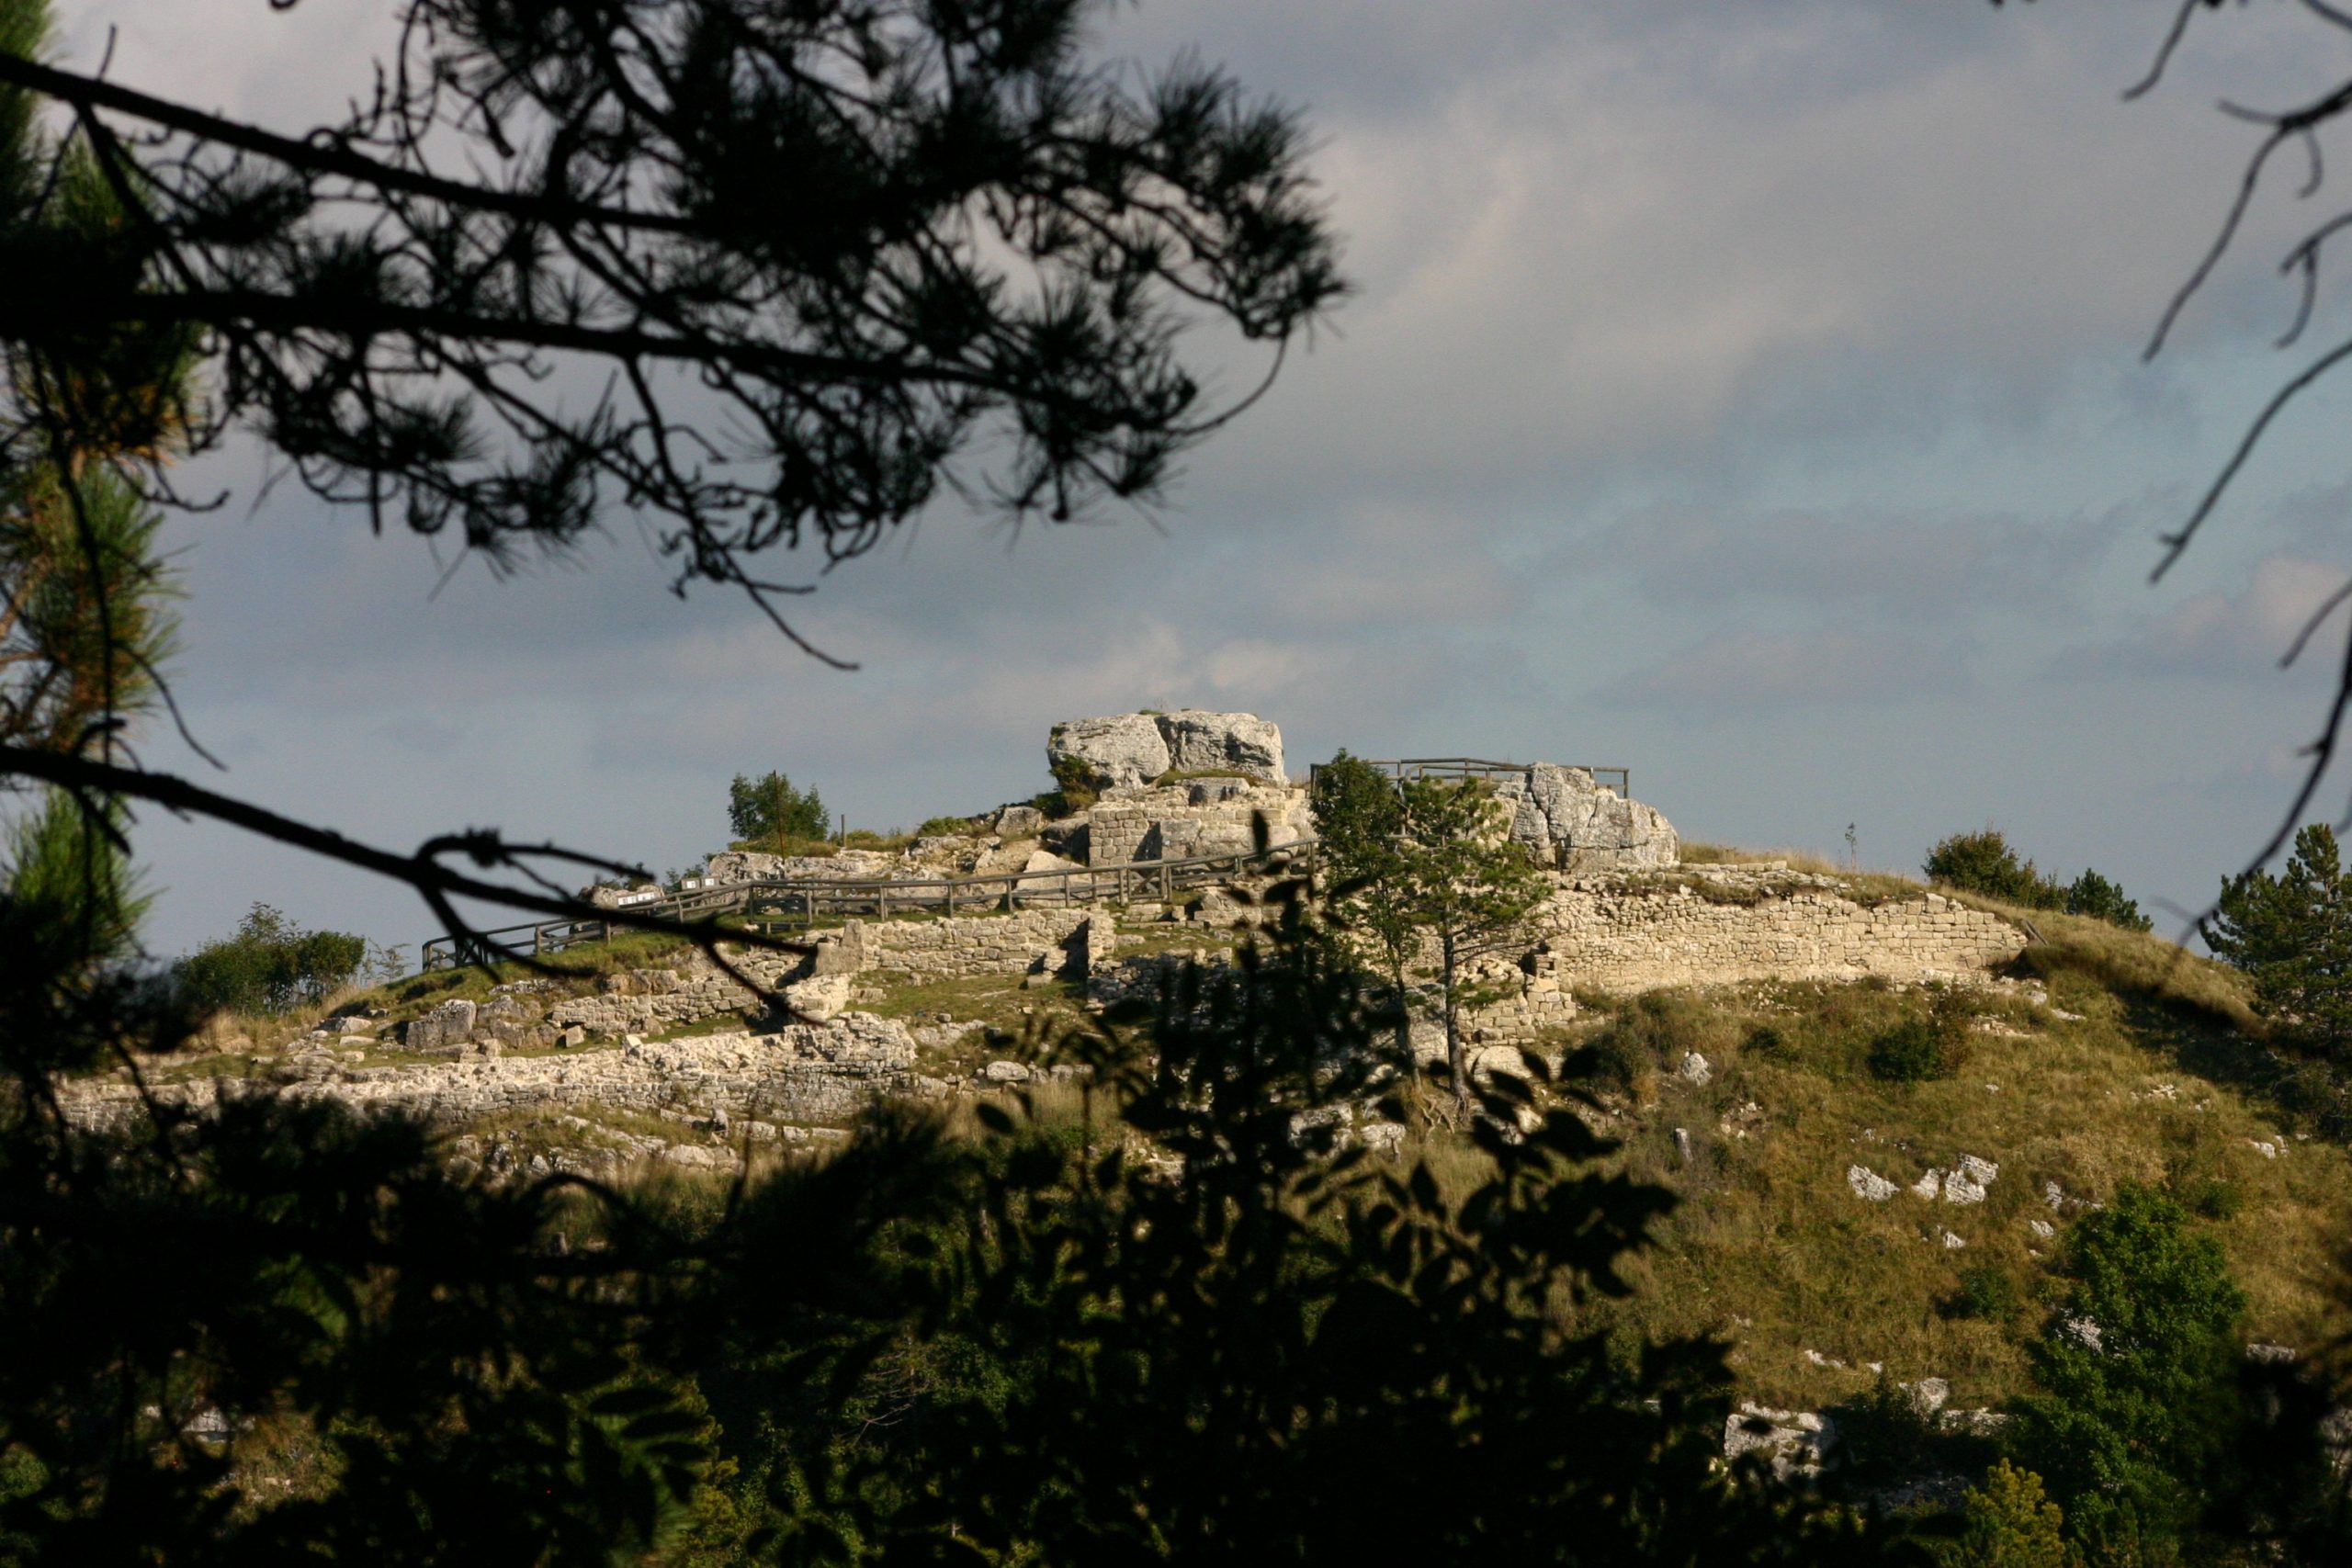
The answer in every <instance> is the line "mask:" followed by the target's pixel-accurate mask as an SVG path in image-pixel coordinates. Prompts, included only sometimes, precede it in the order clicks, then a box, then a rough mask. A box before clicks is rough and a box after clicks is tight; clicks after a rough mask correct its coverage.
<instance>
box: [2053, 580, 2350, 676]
mask: <svg viewBox="0 0 2352 1568" xmlns="http://www.w3.org/2000/svg"><path fill="white" fill-rule="evenodd" d="M2346 576H2347V574H2346V571H2345V570H2344V569H2343V568H2342V567H2340V566H2330V565H2327V564H2326V563H2324V562H2322V561H2316V560H2312V559H2309V558H2305V557H2301V556H2295V555H2272V556H2268V557H2266V558H2263V559H2262V560H2261V561H2259V562H2258V563H2256V566H2255V568H2254V570H2253V571H2252V572H2251V573H2250V574H2249V576H2248V578H2247V579H2246V581H2245V583H2244V585H2243V586H2241V587H2240V588H2238V589H2236V590H2235V591H2234V592H2204V593H2198V594H2194V595H2192V596H2190V597H2189V598H2187V599H2184V600H2182V601H2181V602H2180V603H2179V604H2176V605H2174V606H2173V607H2172V608H2171V609H2169V610H2167V611H2165V612H2164V613H2163V614H2162V615H2149V616H2143V617H2142V618H2140V619H2139V620H2138V622H2137V623H2136V624H2135V625H2132V626H2131V627H2130V628H2129V629H2128V630H2126V631H2125V632H2123V633H2122V635H2120V636H2118V637H2111V638H2109V639H2106V640H2103V641H2098V642H2093V643H2088V644H2085V645H2082V646H2080V647H2076V648H2074V649H2068V650H2067V651H2065V652H2064V653H2061V654H2060V655H2058V656H2057V657H2056V658H2054V659H2052V660H2051V661H2050V663H2049V664H2048V665H2047V666H2046V668H2045V673H2046V674H2048V675H2049V676H2051V677H2052V678H2054V679H2059V680H2086V679H2095V678H2099V677H2112V676H2124V677H2131V678H2135V679H2141V680H2180V679H2188V680H2198V681H2210V680H2222V681H2256V680H2261V681H2269V682H2276V681H2277V680H2278V674H2279V669H2278V661H2279V660H2280V659H2282V658H2283V657H2284V656H2285V655H2286V653H2287V651H2288V649H2290V647H2292V646H2293V644H2294V642H2295V639H2296V637H2298V636H2299V635H2300V634H2301V632H2302V631H2303V629H2304V627H2305V626H2308V625H2310V624H2311V621H2312V615H2314V614H2315V613H2316V612H2317V611H2318V610H2319V609H2320V608H2321V606H2322V605H2323V604H2325V603H2326V601H2327V600H2328V599H2329V597H2330V596H2331V595H2333V594H2334V593H2335V592H2337V591H2338V590H2339V589H2342V588H2343V587H2344V586H2345V585H2346ZM2344 613H2345V612H2344V610H2343V608H2342V607H2341V606H2338V607H2337V609H2336V611H2335V617H2336V620H2335V628H2334V629H2333V630H2332V631H2331V630H2329V629H2327V628H2326V627H2323V629H2322V631H2321V632H2320V633H2319V634H2318V636H2317V637H2316V640H2315V646H2314V647H2313V648H2312V649H2307V650H2306V651H2305V653H2304V654H2303V656H2302V660H2301V663H2302V665H2303V668H2304V669H2306V670H2310V671H2324V670H2326V669H2328V668H2331V667H2332V666H2333V664H2334V662H2335V660H2334V658H2333V654H2334V652H2335V649H2337V648H2340V647H2341V646H2342V639H2343V637H2344V630H2343V625H2342V620H2341V617H2342V615H2344Z"/></svg>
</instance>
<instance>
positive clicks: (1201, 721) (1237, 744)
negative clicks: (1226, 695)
mask: <svg viewBox="0 0 2352 1568" xmlns="http://www.w3.org/2000/svg"><path fill="white" fill-rule="evenodd" d="M1159 733H1160V735H1161V736H1162V737H1163V738H1164V739H1166V740H1167V742H1168V755H1169V765H1170V767H1172V768H1174V769H1175V770H1176V771H1177V772H1178V773H1238V774H1240V775H1241V776H1243V777H1244V778H1252V779H1259V780H1262V781H1263V782H1265V783H1267V784H1287V783H1288V782H1289V778H1288V775H1286V774H1285V773H1283V732H1282V730H1281V729H1280V728H1278V727H1277V726H1275V725H1274V723H1273V722H1272V720H1270V719H1263V718H1260V717H1259V716H1257V715H1256V714H1254V713H1204V712H1203V711H1202V710H1201V709H1199V708H1182V709H1179V710H1178V711H1177V712H1175V713H1169V714H1161V715H1159Z"/></svg>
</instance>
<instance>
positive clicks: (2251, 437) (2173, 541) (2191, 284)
mask: <svg viewBox="0 0 2352 1568" xmlns="http://www.w3.org/2000/svg"><path fill="white" fill-rule="evenodd" d="M2003 3H2004V0H1993V4H1994V5H1995V6H2000V5H2002V4H2003ZM2029 3H2030V0H2029ZM2240 3H2241V5H2243V4H2244V0H2240ZM2294 3H2295V4H2296V5H2298V6H2300V7H2301V9H2302V10H2304V11H2306V12H2309V13H2310V14H2311V15H2312V17H2314V18H2316V19H2317V20H2318V22H2319V23H2321V24H2323V25H2324V26H2326V27H2328V28H2335V29H2338V30H2340V31H2343V32H2346V33H2352V10H2347V9H2346V8H2344V7H2342V6H2337V5H2335V4H2331V3H2330V0H2294ZM2221 6H2222V0H2180V4H2179V6H2178V7H2177V9H2176V10H2175V12H2174V13H2173V18H2172V22H2171V25H2170V26H2169V28H2167V29H2166V31H2165V36H2164V39H2163V40H2162V42H2161V43H2160V44H2159V46H2158V48H2157V50H2156V54H2155V58H2154V61H2153V62H2152V63H2151V64H2150V66H2149V68H2148V70H2147V72H2146V73H2145V74H2144V75H2143V76H2142V77H2141V78H2140V79H2139V80H2138V81H2137V82H2135V83H2134V84H2133V85H2131V87H2129V88H2127V89H2126V90H2125V92H2124V94H2123V97H2124V100H2125V101H2126V102H2130V101H2131V100H2134V99H2137V98H2140V97H2142V96H2145V95H2146V94H2148V93H2150V92H2152V91H2153V90H2154V88H2155V87H2156V86H2157V85H2159V84H2161V83H2162V81H2163V80H2164V77H2165V72H2166V71H2167V70H2168V69H2169V67H2170V66H2171V64H2172V62H2173V61H2174V59H2175V57H2176V56H2177V54H2178V52H2179V50H2180V48H2181V46H2182V43H2183V41H2184V40H2185V39H2187V37H2188V28H2189V23H2190V21H2191V20H2192V18H2193V17H2195V16H2196V14H2197V11H2198V10H2199V7H2202V8H2204V9H2207V10H2218V9H2220V8H2221ZM2220 109H2221V112H2222V114H2223V115H2225V116H2227V117H2229V118H2233V119H2236V120H2240V121H2244V122H2245V123H2247V124H2250V125H2254V126H2256V127H2259V128H2260V129H2261V130H2262V137H2261V140H2260V141H2257V142H2256V145H2255V148H2254V151H2253V152H2252V153H2251V154H2249V156H2248V157H2247V159H2246V163H2245V168H2244V170H2243V171H2242V172H2241V174H2240V175H2239V178H2238V185H2237V189H2236V191H2235V192H2234V193H2233V196H2232V197H2231V199H2230V204H2229V206H2228V208H2227V209H2226V210H2225V211H2224V212H2223V215H2222V223H2221V227H2220V229H2219V231H2217V232H2216V233H2215V235H2214V237H2213V241H2212V243H2211V244H2210V245H2209V246H2207V248H2206V250H2205V252H2204V254H2202V255H2200V256H2199V258H2198V260H2197V263H2196V265H2194V266H2193V267H2191V268H2190V270H2189V273H2188V276H2187V277H2186V278H2185V279H2184V280H2183V281H2182V283H2181V285H2180V287H2179V288H2178V289H2177V290H2176V291H2175V292H2174V294H2173V297H2172V298H2171V299H2170V300H2168V301H2167V302H2166V303H2165V308H2164V310H2163V312H2162V313H2161V315H2160V316H2159V317H2158V318H2157V322H2156V327H2155V331H2154V333H2153V334H2151V336H2150V338H2149V340H2148V344H2147V347H2146V349H2145V351H2144V352H2143V358H2146V359H2154V357H2155V356H2156V355H2158V354H2160V353H2162V352H2163V350H2164V346H2165V343H2166V342H2167V341H2168V340H2169V339H2170V337H2171V335H2172V332H2173V329H2174V327H2175V326H2177V324H2178V322H2179V321H2180V319H2181V316H2182V314H2183V312H2184V311H2186V310H2187V309H2188V305H2189V303H2190V302H2191V301H2192V300H2193V299H2196V297H2197V296H2198V294H2199V292H2200V291H2202V290H2203V288H2205V286H2206V284H2207V283H2208V282H2209V281H2211V278H2212V276H2213V274H2214V271H2215V269H2216V268H2217V267H2219V266H2220V265H2221V263H2222V259H2223V258H2224V257H2225V256H2227V255H2228V254H2229V251H2230V247H2231V245H2232V244H2233V243H2234V242H2235V240H2236V239H2237V236H2238V231H2239V230H2240V228H2241V227H2242V225H2243V224H2244V222H2245V216H2246V213H2247V211H2248V209H2250V208H2251V207H2252V206H2253V204H2254V199H2255V197H2256V193H2257V191H2258V190H2259V189H2260V187H2261V184H2262V179H2263V175H2264V174H2265V172H2266V171H2267V169H2268V168H2269V166H2270V164H2271V162H2272V160H2273V158H2274V157H2275V156H2276V155H2277V154H2278V152H2280V151H2281V150H2282V149H2285V148H2288V147H2290V146H2294V147H2300V148H2301V150H2302V151H2303V153H2304V170H2305V172H2304V177H2303V180H2302V183H2301V186H2300V187H2299V188H2298V189H2297V191H2296V193H2295V195H2296V199H2297V200H2299V201H2307V200H2310V199H2312V197H2317V196H2319V195H2320V194H2321V193H2322V192H2323V191H2324V189H2325V186H2326V165H2325V163H2324V159H2323V157H2322V153H2321V143H2320V135H2321V132H2323V131H2324V130H2327V129H2328V128H2329V127H2331V126H2334V125H2335V124H2337V123H2338V122H2341V121H2344V120H2346V118H2347V117H2352V79H2347V80H2346V81H2344V82H2341V83H2339V84H2338V85H2335V86H2334V87H2332V88H2330V89H2328V90H2327V91H2326V92H2324V93H2321V94H2318V95H2317V96H2312V97H2311V98H2308V99H2307V100H2305V101H2304V102H2302V103H2300V104H2295V105H2290V106H2289V107H2284V108H2278V109H2257V108H2251V107H2246V106H2245V105H2241V104H2237V103H2233V102H2230V101H2227V100H2224V101H2223V102H2222V104H2221V105H2220ZM2346 229H2352V209H2345V210H2342V211H2337V212H2335V213H2333V214H2331V215H2330V216H2328V217H2327V218H2325V219H2324V220H2321V221H2319V222H2318V223H2315V224H2312V225H2311V226H2310V227H2309V228H2307V229H2306V230H2304V231H2303V232H2302V234H2301V237H2300V238H2299V239H2297V240H2296V241H2295V243H2293V244H2291V245H2290V246H2289V247H2288V250H2287V253H2286V254H2285V255H2284V256H2283V257H2282V258H2281V259H2280V261H2279V264H2278V270H2279V273H2280V274H2281V275H2282V276H2286V277H2289V278H2290V279H2292V280H2294V282H2295V284H2296V287H2297V297H2296V303H2295V309H2294V313H2293V316H2292V318H2291V319H2290V321H2289V323H2288V326H2287V329H2286V331H2285V332H2284V333H2282V334H2281V335H2280V336H2279V338H2278V343H2277V344H2276V346H2277V347H2278V348H2279V349H2282V350H2284V349H2288V348H2291V347H2293V346H2294V345H2295V344H2297V343H2299V342H2300V341H2301V338H2302V336H2303V333H2304V332H2305V331H2306V330H2307V329H2308V328H2309V327H2310V325H2311V322H2312V317H2313V312H2314V310H2315V307H2316V305H2317V302H2318V298H2319V282H2320V263H2321V260H2322V256H2323V252H2324V248H2325V246H2326V245H2327V243H2328V242H2329V241H2330V240H2332V239H2334V238H2335V236H2336V235H2337V234H2338V233H2341V232H2343V231H2345V230H2346ZM2347 359H2352V337H2347V338H2346V339H2344V340H2343V341H2341V342H2338V343H2336V344H2332V345H2330V346H2329V347H2327V348H2325V349H2324V350H2322V351H2321V352H2320V353H2318V354H2317V355H2313V356H2312V359H2311V360H2310V362H2309V363H2307V364H2306V365H2305V366H2304V367H2302V368H2301V369H2300V370H2298V371H2297V372H2296V373H2295V374H2294V375H2292V376H2291V377H2290V378H2288V379H2287V380H2286V381H2285V382H2284V383H2283V384H2282V385H2281V386H2280V387H2279V388H2278V390H2277V391H2276V392H2274V393H2273V394H2272V395H2271V396H2270V398H2269V399H2268V400H2267V401H2266V402H2265V403H2264V404H2263V406H2262V408H2261V409H2260V410H2259V411H2257V412H2256V414H2255V417H2254V418H2253V419H2252V421H2250V422H2249V423H2248V424H2247V425H2246V428H2245V431H2244V432H2243V434H2241V435H2240V436H2239V438H2238V441H2237V444H2236V445H2235V446H2233V448H2232V450H2231V452H2230V455H2229V457H2228V458H2227V459H2226V460H2225V461H2224V462H2223V463H2222V467H2221V468H2220V470H2219V472H2217V473H2216V474H2215V476H2214V478H2213V479H2212V480H2211V483H2209V484H2208V485H2207V486H2206V488H2205V490H2204V491H2203V492H2202V493H2201V494H2200V495H2199V498H2198V501H2197V503H2196V505H2195V506H2194V507H2193V508H2192V509H2191V510H2190V512H2189V514H2188V518H2187V519H2186V520H2185V521H2184V522H2183V523H2182V525H2180V526H2179V527H2178V528H2177V529H2174V530H2173V531H2171V532H2170V533H2166V534H2164V535H2161V536H2158V540H2157V542H2158V543H2159V544H2161V545H2162V546H2163V547H2164V550H2163V553H2162V554H2161V555H2160V556H2159V557H2158V558H2157V561H2156V565H2155V568H2154V570H2153V572H2152V573H2151V579H2152V581H2153V580H2159V579H2162V578H2163V577H2164V575H2165V573H2166V572H2168V571H2170V570H2172V568H2173V566H2174V565H2175V564H2176V563H2177V561H2178V560H2179V559H2180V558H2181V556H2182V555H2183V554H2184V553H2186V552H2187V550H2188V547H2189V545H2190V543H2191V542H2192V541H2193V540H2194V539H2195V538H2196V537H2197V536H2198V534H2199V531H2200V530H2201V529H2202V528H2203V527H2204V525H2205V524H2206V523H2207V522H2208V521H2209V520H2210V519H2211V517H2212V515H2213V513H2214V512H2215V510H2216V509H2217V508H2218V507H2219V506H2220V505H2221V503H2222V498H2223V496H2224V495H2226V494H2227V493H2228V491H2229V489H2230V487H2231V485H2232V484H2233V482H2234V481H2235V480H2236V479H2237V477H2238V475H2239V474H2240V472H2242V471H2243V470H2244V469H2245V465H2246V463H2247V462H2248V460H2249V459H2251V458H2252V457H2253V456H2254V453H2255V449H2256V447H2257V446H2260V445H2261V444H2262V440H2263V437H2264V436H2265V435H2266V434H2268V432H2269V430H2270V427H2271V425H2272V424H2273V423H2275V422H2276V421H2277V419H2278V416H2279V414H2281V413H2282V412H2285V411H2286V409H2287V408H2288V407H2289V405H2290V404H2292V403H2293V402H2295V401H2296V400H2298V399H2300V398H2301V396H2302V395H2303V394H2304V393H2305V392H2307V391H2309V390H2310V389H2311V388H2312V387H2313V386H2314V385H2316V384H2317V383H2318V382H2319V381H2320V380H2322V379H2323V378H2325V377H2326V376H2327V375H2328V374H2329V373H2330V372H2332V371H2334V370H2335V369H2336V368H2337V367H2339V366H2341V365H2342V364H2343V363H2344V362H2345V361H2346V360H2347ZM2347 597H2352V581H2347V582H2346V585H2345V587H2344V588H2343V589H2341V590H2339V591H2338V592H2335V593H2334V594H2332V595H2330V596H2329V598H2328V599H2327V600H2326V602H2325V603H2324V604H2323V605H2322V606H2321V607H2320V609H2319V610H2318V611H2317V612H2316V613H2314V615H2312V618H2311V619H2310V621H2309V622H2308V623H2306V624H2305V626H2303V628H2302V629H2301V632H2300V633H2299V634H2298V635H2297V636H2296V637H2295V638H2294V639H2293V641H2292V643H2291V644H2290V646H2289V647H2288V649H2287V650H2286V652H2285V653H2284V654H2283V655H2282V656H2281V657H2280V659H2279V666H2280V668H2282V669H2284V668H2287V667H2289V666H2291V665H2292V664H2293V663H2294V662H2295V661H2296V660H2297V659H2298V658H2300V657H2301V654H2302V652H2303V650H2304V649H2305V648H2306V647H2307V646H2308V645H2309V644H2310V642H2311V641H2312V637H2314V636H2316V635H2317V633H2318V631H2319V629H2320V628H2321V626H2323V625H2324V623H2325V621H2326V620H2327V619H2328V617H2330V616H2331V615H2334V614H2335V611H2336V610H2337V609H2339V608H2340V607H2341V606H2342V605H2343V604H2344V603H2345V601H2346V598H2347ZM2347 710H2352V625H2347V626H2346V632H2345V649H2344V658H2343V660H2342V661H2341V663H2340V665H2339V667H2338V670H2337V673H2336V679H2335V692H2334V694H2333V695H2332V696H2331V698H2330V700H2329V706H2328V712H2327V717H2326V719H2325V721H2324V723H2323V724H2322V726H2321V727H2320V732H2319V734H2318V736H2317V737H2316V738H2314V739H2312V741H2311V742H2310V743H2309V744H2308V745H2306V746H2305V747H2304V748H2303V750H2302V755H2303V756H2304V757H2306V758H2308V759H2309V761H2308V764H2307V766H2306V767H2305V769H2304V771H2303V776H2302V779H2301V783H2300V784H2299V785H2298V787H2297V789H2296V791H2295V795H2294V798H2293V801H2292V803H2291V804H2290V806H2289V807H2288V809H2287V811H2286V813H2285V814H2284V815H2283V816H2282V817H2281V818H2279V821H2278V826H2277V827H2276V828H2275V829H2273V830H2272V832H2271V834H2270V836H2269V838H2268V839H2267V840H2266V841H2265V842H2264V844H2263V845H2262V848H2261V850H2260V852H2258V853H2257V854H2256V855H2255V856H2254V857H2253V859H2252V860H2251V861H2249V862H2248V863H2247V864H2248V869H2249V870H2252V869H2254V868H2256V867H2259V866H2262V865H2264V864H2265V863H2267V862H2268V861H2269V860H2270V858H2271V857H2272V856H2273V855H2275V854H2277V853H2278V851H2279V850H2280V849H2282V848H2284V847H2285V845H2286V843H2287V840H2288V839H2289V838H2290V837H2291V836H2292V835H2293V834H2294V832H2295V830H2296V829H2297V827H2298V826H2299V825H2300V824H2301V821H2302V818H2303V813H2304V812H2305V811H2306V810H2307V809H2308V808H2309V807H2310V806H2311V803H2312V799H2313V798H2314V797H2315V796H2316V795H2317V794H2318V792H2319V786H2320V784H2321V783H2322V781H2323V780H2324V778H2325V776H2326V774H2327V772H2328V769H2329V767H2330V766H2331V765H2332V764H2333V763H2334V761H2335V755H2336V750H2337V747H2338V745H2339V744H2340V742H2341V739H2342V736H2343V731H2344V719H2345V716H2346V712H2347ZM2345 824H2346V826H2352V809H2347V813H2346V818H2345ZM2212 914H2213V908H2212V907H2211V906H2210V905H2209V906H2208V907H2207V908H2205V909H2204V910H2203V911H2201V912H2200V913H2199V915H2198V916H2197V917H2195V919H2193V920H2192V921H2191V922H2190V923H2191V925H2192V927H2194V926H2195V925H2198V924H2200V923H2202V922H2203V921H2204V920H2206V919H2210V918H2211V915H2212Z"/></svg>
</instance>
